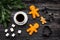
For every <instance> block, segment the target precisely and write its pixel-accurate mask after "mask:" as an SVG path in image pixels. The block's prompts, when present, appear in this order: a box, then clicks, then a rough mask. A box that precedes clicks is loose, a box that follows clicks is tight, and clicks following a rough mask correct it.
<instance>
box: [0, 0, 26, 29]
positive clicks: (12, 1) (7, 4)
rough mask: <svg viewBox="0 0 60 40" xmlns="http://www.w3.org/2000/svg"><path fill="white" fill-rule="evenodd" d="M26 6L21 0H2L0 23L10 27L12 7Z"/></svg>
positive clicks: (0, 3)
mask: <svg viewBox="0 0 60 40" xmlns="http://www.w3.org/2000/svg"><path fill="white" fill-rule="evenodd" d="M13 8H14V9H15V8H20V9H22V8H25V5H24V4H22V1H21V0H0V24H2V25H3V26H4V27H5V28H6V27H8V24H9V22H10V14H11V11H10V10H11V9H13Z"/></svg>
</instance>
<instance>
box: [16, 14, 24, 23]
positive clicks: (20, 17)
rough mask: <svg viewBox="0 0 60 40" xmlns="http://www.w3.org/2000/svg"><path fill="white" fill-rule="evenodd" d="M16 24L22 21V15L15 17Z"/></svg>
mask: <svg viewBox="0 0 60 40" xmlns="http://www.w3.org/2000/svg"><path fill="white" fill-rule="evenodd" d="M16 19H17V21H18V22H22V21H23V20H24V16H23V15H22V14H19V15H17V17H16Z"/></svg>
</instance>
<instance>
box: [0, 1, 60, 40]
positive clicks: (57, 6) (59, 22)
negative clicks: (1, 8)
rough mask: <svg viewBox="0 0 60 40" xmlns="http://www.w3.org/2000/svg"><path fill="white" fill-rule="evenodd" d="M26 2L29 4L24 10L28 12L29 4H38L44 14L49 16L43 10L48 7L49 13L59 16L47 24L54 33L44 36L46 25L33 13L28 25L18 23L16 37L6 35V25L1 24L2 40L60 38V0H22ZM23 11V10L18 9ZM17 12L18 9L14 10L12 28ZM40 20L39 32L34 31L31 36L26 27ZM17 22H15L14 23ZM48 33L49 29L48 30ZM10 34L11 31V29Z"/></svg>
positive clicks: (46, 39) (0, 35)
mask: <svg viewBox="0 0 60 40" xmlns="http://www.w3.org/2000/svg"><path fill="white" fill-rule="evenodd" d="M22 1H23V3H24V4H26V5H28V6H27V8H26V9H23V10H22V11H24V12H26V13H27V14H28V12H29V6H30V5H32V4H34V5H36V7H38V8H39V9H40V10H39V13H40V14H41V15H42V16H45V17H48V16H47V15H45V14H44V13H43V12H42V11H41V10H43V9H44V7H47V8H48V12H49V13H53V14H54V15H55V14H56V15H57V16H53V17H54V21H53V22H48V23H47V24H45V25H48V26H49V27H50V28H51V30H52V34H51V35H50V36H49V37H44V36H42V34H43V32H42V31H43V28H44V26H45V25H42V24H41V22H40V21H39V18H37V19H35V20H34V19H32V18H31V15H28V18H29V20H28V22H27V24H26V25H23V26H18V25H16V27H15V28H14V29H15V31H14V33H15V34H16V36H15V37H14V38H12V37H11V36H10V37H8V38H7V37H5V32H4V27H3V25H1V24H0V40H60V0H22ZM18 11H21V10H18ZM15 12H17V11H16V10H13V11H12V13H11V23H10V25H9V27H8V29H9V28H11V24H13V23H14V21H12V20H13V16H14V13H15ZM35 22H38V23H39V24H40V28H39V29H38V32H37V33H34V34H33V35H32V36H29V35H28V33H27V32H26V29H27V28H29V26H28V25H29V24H30V23H35ZM14 24H15V23H14ZM18 29H21V30H22V33H21V34H20V35H19V34H17V30H18ZM46 31H47V32H46V33H48V32H49V31H48V30H46ZM9 33H10V35H11V32H10V31H9Z"/></svg>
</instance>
